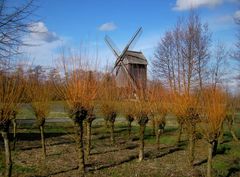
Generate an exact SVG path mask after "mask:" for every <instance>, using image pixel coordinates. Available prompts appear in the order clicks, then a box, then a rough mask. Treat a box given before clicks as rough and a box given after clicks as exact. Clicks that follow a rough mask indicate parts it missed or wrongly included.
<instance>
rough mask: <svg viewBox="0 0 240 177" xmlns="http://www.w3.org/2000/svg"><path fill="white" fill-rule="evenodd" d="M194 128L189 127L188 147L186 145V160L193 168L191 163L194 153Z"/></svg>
mask: <svg viewBox="0 0 240 177" xmlns="http://www.w3.org/2000/svg"><path fill="white" fill-rule="evenodd" d="M195 128H196V127H195V126H192V127H190V129H191V130H190V132H189V135H188V136H189V145H188V150H189V152H188V159H189V164H190V166H193V162H194V158H195V156H194V153H195V134H196V132H195Z"/></svg>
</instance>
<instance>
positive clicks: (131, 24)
mask: <svg viewBox="0 0 240 177" xmlns="http://www.w3.org/2000/svg"><path fill="white" fill-rule="evenodd" d="M13 2H14V1H13ZM15 3H16V2H15ZM36 4H37V5H38V6H39V8H38V10H37V11H36V12H35V14H36V15H37V18H38V19H40V20H39V22H38V23H36V25H35V28H36V29H38V30H40V31H42V32H44V33H41V34H30V35H28V36H25V39H26V40H27V41H29V42H30V43H33V44H37V45H38V46H35V47H25V48H24V49H23V50H24V51H26V52H27V55H28V57H29V58H30V59H34V64H42V65H45V66H49V65H51V64H52V60H53V59H54V58H56V57H57V56H58V53H59V49H60V48H61V47H62V46H67V47H70V48H72V49H75V50H79V48H84V47H86V48H88V49H89V53H91V54H89V55H91V56H96V51H97V49H98V55H99V60H100V61H101V62H100V63H101V67H103V66H104V65H105V64H106V63H113V62H114V60H115V58H114V56H113V55H112V53H111V51H110V50H109V49H108V47H107V46H106V44H105V43H104V36H105V35H106V34H108V35H109V36H110V37H111V38H112V39H113V41H114V42H115V43H116V44H117V45H118V46H119V48H120V49H122V48H123V47H124V45H125V44H126V43H127V42H128V40H129V39H130V38H131V36H132V35H133V33H134V32H135V31H136V30H137V28H138V27H140V26H142V27H143V34H142V36H141V38H139V40H138V42H137V44H136V46H135V47H134V49H135V50H141V51H143V52H144V54H145V55H146V57H147V58H150V59H151V58H152V56H153V52H154V48H155V47H156V45H157V42H158V41H159V40H160V38H161V36H162V35H163V33H164V32H165V31H166V30H168V29H171V27H173V26H174V25H175V22H176V21H177V19H178V17H182V16H186V15H187V14H188V13H189V9H190V8H194V9H196V11H197V12H198V13H199V15H200V17H201V19H202V21H203V22H207V23H208V24H209V27H210V30H211V32H212V33H213V42H216V41H218V40H220V41H223V42H224V43H225V44H226V45H227V46H228V47H229V48H232V46H233V45H234V38H235V33H236V25H235V24H234V21H233V17H234V16H235V17H239V18H240V0H131V1H129V0H68V1H67V0H61V1H60V0H42V1H37V3H36Z"/></svg>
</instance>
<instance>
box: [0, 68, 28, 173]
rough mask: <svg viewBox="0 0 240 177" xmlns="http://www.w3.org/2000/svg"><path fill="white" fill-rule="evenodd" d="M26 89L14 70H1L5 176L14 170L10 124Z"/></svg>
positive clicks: (0, 84)
mask: <svg viewBox="0 0 240 177" xmlns="http://www.w3.org/2000/svg"><path fill="white" fill-rule="evenodd" d="M23 90H24V83H23V82H22V79H19V78H18V77H17V76H16V74H15V73H14V71H13V72H12V71H8V70H1V71H0V112H1V114H0V131H1V134H2V137H3V140H4V147H5V162H6V165H5V176H7V177H10V176H11V172H12V158H11V150H10V143H9V125H10V122H11V119H12V118H13V116H12V115H13V114H14V111H15V110H16V109H17V107H18V104H19V102H20V100H21V96H22V93H23Z"/></svg>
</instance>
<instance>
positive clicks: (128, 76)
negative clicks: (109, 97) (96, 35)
mask: <svg viewBox="0 0 240 177" xmlns="http://www.w3.org/2000/svg"><path fill="white" fill-rule="evenodd" d="M141 33H142V28H139V29H138V30H137V31H136V33H135V34H134V35H133V37H132V38H131V40H130V41H129V43H128V44H127V45H126V47H125V48H124V50H123V51H122V52H120V51H119V50H118V48H117V47H116V45H115V44H114V43H113V41H112V40H111V38H110V37H109V36H105V42H106V43H107V45H108V46H109V47H110V49H111V50H112V52H113V54H114V55H115V56H116V61H115V64H114V68H113V70H112V72H114V73H115V75H116V82H117V85H118V87H127V86H129V85H131V86H132V88H133V89H134V90H135V91H137V90H138V89H145V88H146V82H147V64H148V63H147V59H146V58H145V56H144V55H143V53H142V52H138V51H132V50H130V48H132V47H133V45H134V44H135V43H136V40H137V39H138V38H139V37H140V35H141Z"/></svg>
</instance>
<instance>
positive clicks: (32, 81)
mask: <svg viewBox="0 0 240 177" xmlns="http://www.w3.org/2000/svg"><path fill="white" fill-rule="evenodd" d="M31 71H32V72H31ZM31 71H30V72H29V73H28V74H29V79H28V87H27V90H28V96H29V98H30V101H31V103H30V104H31V107H32V110H33V112H34V115H35V117H36V122H37V126H38V128H39V130H40V133H41V144H42V152H43V153H42V155H43V157H44V158H45V157H46V146H45V136H44V125H45V121H46V118H47V115H48V113H49V111H50V101H51V95H50V94H51V92H49V89H50V81H49V80H48V78H46V77H47V76H46V75H45V74H44V70H43V69H42V67H40V66H37V67H35V68H34V69H33V70H31Z"/></svg>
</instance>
